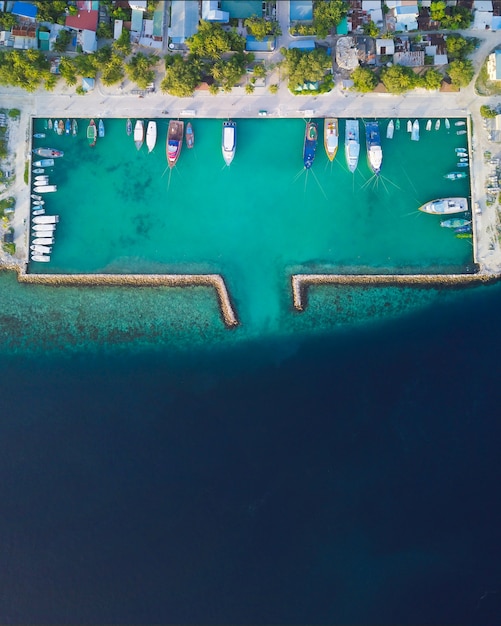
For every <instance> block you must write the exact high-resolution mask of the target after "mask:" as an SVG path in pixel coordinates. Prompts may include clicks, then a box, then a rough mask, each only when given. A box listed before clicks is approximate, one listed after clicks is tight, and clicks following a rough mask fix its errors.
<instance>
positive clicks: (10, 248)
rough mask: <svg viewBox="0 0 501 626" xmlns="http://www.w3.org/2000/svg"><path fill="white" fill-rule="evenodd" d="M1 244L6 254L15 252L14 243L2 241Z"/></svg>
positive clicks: (12, 254)
mask: <svg viewBox="0 0 501 626" xmlns="http://www.w3.org/2000/svg"><path fill="white" fill-rule="evenodd" d="M2 245H3V249H4V250H5V252H7V254H10V255H11V256H14V254H16V244H15V243H4V244H2Z"/></svg>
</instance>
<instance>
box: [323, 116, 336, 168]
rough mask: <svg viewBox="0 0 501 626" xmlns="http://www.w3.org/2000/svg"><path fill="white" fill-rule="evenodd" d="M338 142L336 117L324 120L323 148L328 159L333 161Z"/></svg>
mask: <svg viewBox="0 0 501 626" xmlns="http://www.w3.org/2000/svg"><path fill="white" fill-rule="evenodd" d="M338 144H339V124H338V120H337V118H336V117H326V118H325V120H324V148H325V153H326V154H327V158H328V159H329V161H333V160H334V157H335V156H336V154H337V149H338Z"/></svg>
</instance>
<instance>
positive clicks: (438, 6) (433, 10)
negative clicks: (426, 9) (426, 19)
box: [430, 0, 447, 22]
mask: <svg viewBox="0 0 501 626" xmlns="http://www.w3.org/2000/svg"><path fill="white" fill-rule="evenodd" d="M446 6H447V5H446V3H445V0H438V1H437V2H432V3H431V6H430V17H431V19H432V20H434V21H435V22H440V21H442V20H443V19H444V17H445V8H446Z"/></svg>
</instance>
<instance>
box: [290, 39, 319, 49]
mask: <svg viewBox="0 0 501 626" xmlns="http://www.w3.org/2000/svg"><path fill="white" fill-rule="evenodd" d="M289 48H299V49H300V50H315V41H314V40H313V39H300V40H299V41H293V42H291V43H290V44H289Z"/></svg>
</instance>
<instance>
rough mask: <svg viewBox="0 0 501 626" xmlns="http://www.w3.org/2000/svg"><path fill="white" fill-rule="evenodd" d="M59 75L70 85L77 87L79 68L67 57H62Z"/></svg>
mask: <svg viewBox="0 0 501 626" xmlns="http://www.w3.org/2000/svg"><path fill="white" fill-rule="evenodd" d="M59 73H60V74H61V76H62V78H63V79H64V80H65V81H66V83H67V84H68V85H75V84H76V82H77V76H78V72H77V68H76V67H75V64H74V63H73V61H72V60H71V59H69V58H67V57H62V58H61V61H60V63H59Z"/></svg>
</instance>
